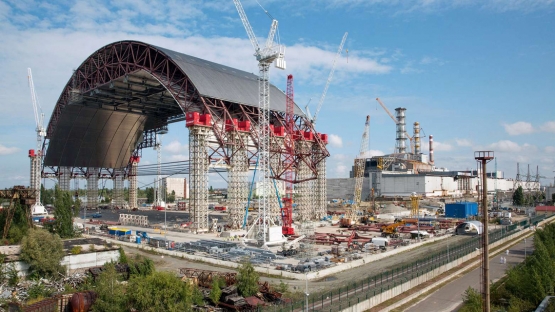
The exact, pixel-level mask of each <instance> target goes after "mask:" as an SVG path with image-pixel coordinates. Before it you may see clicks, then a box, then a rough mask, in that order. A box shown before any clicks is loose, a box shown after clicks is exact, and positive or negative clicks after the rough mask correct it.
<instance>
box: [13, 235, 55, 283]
mask: <svg viewBox="0 0 555 312" xmlns="http://www.w3.org/2000/svg"><path fill="white" fill-rule="evenodd" d="M63 257H64V246H63V243H62V240H61V239H60V236H58V235H57V234H51V233H49V232H48V231H45V230H43V229H30V230H29V234H28V235H27V236H26V237H24V238H23V241H22V242H21V260H23V261H25V262H26V263H27V264H29V273H30V275H31V277H35V278H39V277H56V278H57V277H59V274H58V273H62V274H63V273H65V268H64V267H63V266H62V265H61V264H60V261H61V260H62V258H63Z"/></svg>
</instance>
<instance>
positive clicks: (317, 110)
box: [312, 32, 349, 124]
mask: <svg viewBox="0 0 555 312" xmlns="http://www.w3.org/2000/svg"><path fill="white" fill-rule="evenodd" d="M348 34H349V33H347V32H346V33H345V34H344V35H343V39H341V44H340V45H339V49H337V53H336V54H335V58H334V59H333V64H332V66H331V71H330V75H329V76H328V81H326V86H325V87H324V92H322V96H321V97H320V101H319V102H318V106H317V108H316V111H315V112H314V116H313V117H312V123H313V124H316V119H317V118H318V113H320V109H321V108H322V104H324V99H325V98H326V94H327V93H328V88H329V86H330V83H331V79H332V78H333V73H334V72H335V64H336V62H337V59H338V58H339V56H340V55H341V51H342V50H343V45H344V44H345V40H347V35H348Z"/></svg>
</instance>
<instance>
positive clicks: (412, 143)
mask: <svg viewBox="0 0 555 312" xmlns="http://www.w3.org/2000/svg"><path fill="white" fill-rule="evenodd" d="M376 101H378V103H380V105H381V106H382V108H383V109H384V110H385V112H386V113H387V114H388V115H389V117H391V119H392V120H393V122H394V123H395V124H396V125H398V124H399V121H398V120H397V118H395V116H393V114H392V113H391V112H390V111H389V109H387V107H386V106H385V105H384V104H383V103H382V101H381V100H380V98H376ZM405 137H406V138H407V139H409V140H410V152H411V154H414V138H413V137H412V136H410V135H409V134H408V132H407V131H405Z"/></svg>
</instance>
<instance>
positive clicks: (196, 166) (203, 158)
mask: <svg viewBox="0 0 555 312" xmlns="http://www.w3.org/2000/svg"><path fill="white" fill-rule="evenodd" d="M211 131H212V129H211V128H209V127H203V126H192V127H189V159H190V171H189V181H190V185H191V189H190V192H191V194H190V196H189V197H190V199H189V203H190V205H191V208H190V211H191V221H192V222H193V224H192V225H191V228H192V229H193V231H194V232H196V233H199V232H205V231H208V154H207V151H206V148H207V143H208V136H209V134H210V132H211Z"/></svg>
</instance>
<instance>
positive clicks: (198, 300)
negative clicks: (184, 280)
mask: <svg viewBox="0 0 555 312" xmlns="http://www.w3.org/2000/svg"><path fill="white" fill-rule="evenodd" d="M192 287H193V296H192V300H193V304H196V305H198V306H202V305H204V295H203V294H202V291H200V288H198V286H197V285H193V286H192ZM220 296H221V295H220Z"/></svg>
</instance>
